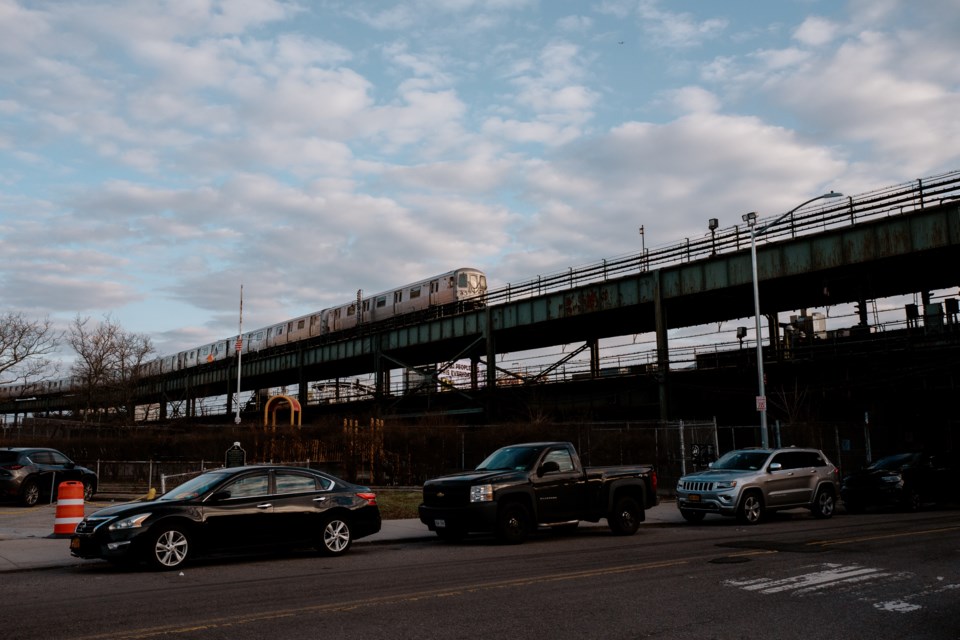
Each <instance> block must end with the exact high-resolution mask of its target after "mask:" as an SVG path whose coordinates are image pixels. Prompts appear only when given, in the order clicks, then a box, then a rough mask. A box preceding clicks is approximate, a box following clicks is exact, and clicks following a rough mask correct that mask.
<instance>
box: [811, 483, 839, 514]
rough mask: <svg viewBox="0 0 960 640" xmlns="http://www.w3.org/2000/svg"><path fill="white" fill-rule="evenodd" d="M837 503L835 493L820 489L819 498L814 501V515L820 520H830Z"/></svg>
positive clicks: (818, 491) (812, 509)
mask: <svg viewBox="0 0 960 640" xmlns="http://www.w3.org/2000/svg"><path fill="white" fill-rule="evenodd" d="M835 506H836V501H835V500H834V499H833V492H832V491H830V490H829V489H818V490H817V497H815V498H814V499H813V507H812V508H811V511H813V515H815V516H816V517H818V518H829V517H830V516H832V515H833V508H834V507H835Z"/></svg>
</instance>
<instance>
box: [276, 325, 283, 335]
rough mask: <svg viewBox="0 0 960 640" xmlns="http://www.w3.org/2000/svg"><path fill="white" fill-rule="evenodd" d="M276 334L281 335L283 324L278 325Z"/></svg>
mask: <svg viewBox="0 0 960 640" xmlns="http://www.w3.org/2000/svg"><path fill="white" fill-rule="evenodd" d="M277 335H278V336H282V335H283V325H280V326H279V327H277Z"/></svg>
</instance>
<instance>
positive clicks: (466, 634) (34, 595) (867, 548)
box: [0, 510, 960, 640]
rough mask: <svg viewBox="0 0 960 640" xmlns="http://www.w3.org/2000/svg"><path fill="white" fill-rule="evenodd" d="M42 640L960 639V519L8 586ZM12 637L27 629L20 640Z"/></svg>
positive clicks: (198, 568)
mask: <svg viewBox="0 0 960 640" xmlns="http://www.w3.org/2000/svg"><path fill="white" fill-rule="evenodd" d="M2 578H3V580H2V584H0V629H4V630H5V631H4V634H5V635H7V636H8V637H11V638H17V640H30V639H32V638H44V639H48V638H71V639H73V640H81V639H85V638H189V639H194V638H196V639H212V638H224V639H226V638H229V639H231V640H240V639H246V638H250V639H254V638H255V639H258V640H259V639H262V638H276V639H282V638H298V639H299V638H327V637H329V638H337V639H344V638H363V639H374V638H375V639H378V640H381V639H382V640H393V639H400V638H416V639H418V640H424V639H431V638H437V639H443V640H451V639H457V638H470V639H476V638H484V639H496V638H531V639H538V640H539V639H550V640H557V639H566V638H577V639H583V638H604V639H619V638H630V639H634V638H671V639H673V638H697V639H701V638H703V639H707V638H751V639H756V638H764V637H768V638H778V639H781V638H803V639H804V640H813V639H817V638H829V639H830V640H837V639H857V638H870V639H876V638H911V639H921V638H937V639H958V638H960V510H938V511H926V512H922V513H920V514H905V513H868V514H863V515H856V516H850V515H838V516H836V517H834V518H832V519H830V520H826V521H821V520H816V519H814V518H812V517H811V516H810V515H809V514H807V513H806V512H802V511H801V512H795V513H793V514H788V515H781V516H774V518H773V519H772V520H771V521H770V522H767V523H764V524H761V525H758V526H754V527H745V526H742V525H739V524H737V523H736V522H735V521H733V520H728V519H711V518H708V519H707V520H706V521H705V522H704V523H703V524H702V525H699V526H692V525H686V524H679V523H677V524H674V523H662V524H647V525H644V526H643V527H641V530H640V532H639V533H638V534H637V535H635V536H631V537H626V538H623V537H616V536H613V535H611V534H610V533H609V531H608V530H607V529H605V528H583V529H581V530H579V531H578V532H576V533H572V534H564V535H556V534H544V535H538V536H537V537H536V538H535V539H533V540H531V541H529V542H527V543H526V544H523V545H519V546H501V545H498V544H495V543H494V542H493V541H492V540H488V539H483V538H476V539H473V538H471V539H468V540H467V541H465V542H463V543H458V544H449V543H443V542H441V541H439V540H435V541H434V540H431V541H426V542H424V541H420V542H398V543H396V544H382V545H358V546H356V547H354V549H352V550H351V552H350V553H349V554H347V555H346V556H344V557H341V558H335V559H328V558H323V557H318V556H315V555H312V554H308V553H296V554H288V555H284V556H277V557H255V558H250V557H247V558H232V559H214V560H208V561H203V562H199V563H196V564H193V565H190V566H188V567H187V568H185V569H184V570H183V571H174V572H169V573H153V572H148V571H142V570H136V571H135V570H123V569H118V568H115V567H113V566H111V565H109V564H107V563H85V564H83V565H77V566H73V567H64V568H55V569H48V570H41V571H28V572H20V573H16V574H10V575H6V576H2ZM11 631H13V632H12V633H11Z"/></svg>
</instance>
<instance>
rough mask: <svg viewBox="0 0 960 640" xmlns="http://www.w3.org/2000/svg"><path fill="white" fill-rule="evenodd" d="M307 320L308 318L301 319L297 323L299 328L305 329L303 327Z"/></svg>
mask: <svg viewBox="0 0 960 640" xmlns="http://www.w3.org/2000/svg"><path fill="white" fill-rule="evenodd" d="M306 322H307V321H306V320H301V321H299V322H298V323H297V329H303V327H304V325H305V324H306Z"/></svg>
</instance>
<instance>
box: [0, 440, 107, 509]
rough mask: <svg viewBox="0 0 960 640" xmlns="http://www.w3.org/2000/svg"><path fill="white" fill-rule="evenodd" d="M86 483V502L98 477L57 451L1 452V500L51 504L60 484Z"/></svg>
mask: <svg viewBox="0 0 960 640" xmlns="http://www.w3.org/2000/svg"><path fill="white" fill-rule="evenodd" d="M67 480H76V481H79V482H82V483H83V499H84V500H85V501H87V500H90V498H92V497H93V494H94V492H95V491H96V490H97V474H96V473H94V472H93V471H91V470H90V469H87V468H86V467H81V466H79V465H77V464H76V463H74V462H73V460H71V459H70V458H68V457H67V456H65V455H63V454H62V453H60V452H59V451H57V450H56V449H45V448H42V447H4V448H0V499H14V500H18V501H19V502H20V503H21V504H22V505H24V506H27V507H32V506H34V505H36V504H37V503H38V502H40V499H41V498H46V499H48V500H50V501H51V502H52V498H55V497H56V495H57V487H59V486H60V483H61V482H64V481H67Z"/></svg>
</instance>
